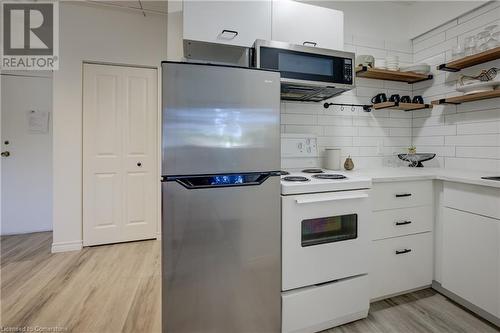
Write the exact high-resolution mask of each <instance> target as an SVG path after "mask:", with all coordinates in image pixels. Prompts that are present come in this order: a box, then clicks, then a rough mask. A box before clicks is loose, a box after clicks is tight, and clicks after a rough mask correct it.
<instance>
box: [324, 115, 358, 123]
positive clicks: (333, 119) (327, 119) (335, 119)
mask: <svg viewBox="0 0 500 333" xmlns="http://www.w3.org/2000/svg"><path fill="white" fill-rule="evenodd" d="M352 119H353V117H352V116H331V115H326V116H318V125H323V126H331V125H334V126H352Z"/></svg>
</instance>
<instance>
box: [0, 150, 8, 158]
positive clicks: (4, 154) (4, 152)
mask: <svg viewBox="0 0 500 333" xmlns="http://www.w3.org/2000/svg"><path fill="white" fill-rule="evenodd" d="M1 155H2V157H9V156H10V151H3V152H2V154H1Z"/></svg>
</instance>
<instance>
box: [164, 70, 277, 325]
mask: <svg viewBox="0 0 500 333" xmlns="http://www.w3.org/2000/svg"><path fill="white" fill-rule="evenodd" d="M162 76H163V88H162V89H163V95H162V98H163V112H162V113H163V121H162V122H163V128H162V139H163V143H162V201H163V204H162V209H163V223H162V240H163V242H162V274H163V276H162V322H163V332H169V333H170V332H175V333H184V332H185V333H188V332H189V333H193V332H213V333H223V332H231V333H234V332H252V333H266V332H279V331H280V327H281V296H280V290H281V220H280V211H281V210H280V177H279V169H280V121H279V117H280V114H279V108H280V76H279V73H277V72H270V71H265V70H259V69H249V68H238V67H229V66H217V65H206V64H193V63H175V62H163V63H162Z"/></svg>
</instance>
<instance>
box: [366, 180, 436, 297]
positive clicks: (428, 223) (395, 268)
mask: <svg viewBox="0 0 500 333" xmlns="http://www.w3.org/2000/svg"><path fill="white" fill-rule="evenodd" d="M371 196H372V202H373V215H372V221H371V224H370V236H371V239H372V249H371V250H372V251H371V253H372V255H371V257H370V260H371V267H370V272H369V273H368V275H369V276H370V281H371V282H370V283H371V299H372V300H373V299H382V298H387V297H390V296H392V295H395V294H401V293H404V292H406V291H409V290H413V289H417V288H422V287H425V286H429V285H431V284H432V276H433V249H434V246H433V245H434V240H433V229H434V205H433V204H434V188H433V183H432V181H431V180H421V181H409V182H387V183H376V184H374V185H373V189H372V192H371Z"/></svg>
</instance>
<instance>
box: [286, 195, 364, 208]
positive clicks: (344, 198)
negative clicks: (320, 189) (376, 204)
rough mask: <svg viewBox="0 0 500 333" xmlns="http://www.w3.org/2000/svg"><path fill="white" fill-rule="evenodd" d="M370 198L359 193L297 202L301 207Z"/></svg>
mask: <svg viewBox="0 0 500 333" xmlns="http://www.w3.org/2000/svg"><path fill="white" fill-rule="evenodd" d="M364 198H368V194H367V193H359V194H341V195H325V196H321V197H317V198H297V199H295V202H296V203H297V204H299V205H301V204H310V203H318V202H328V201H337V200H352V199H364Z"/></svg>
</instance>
